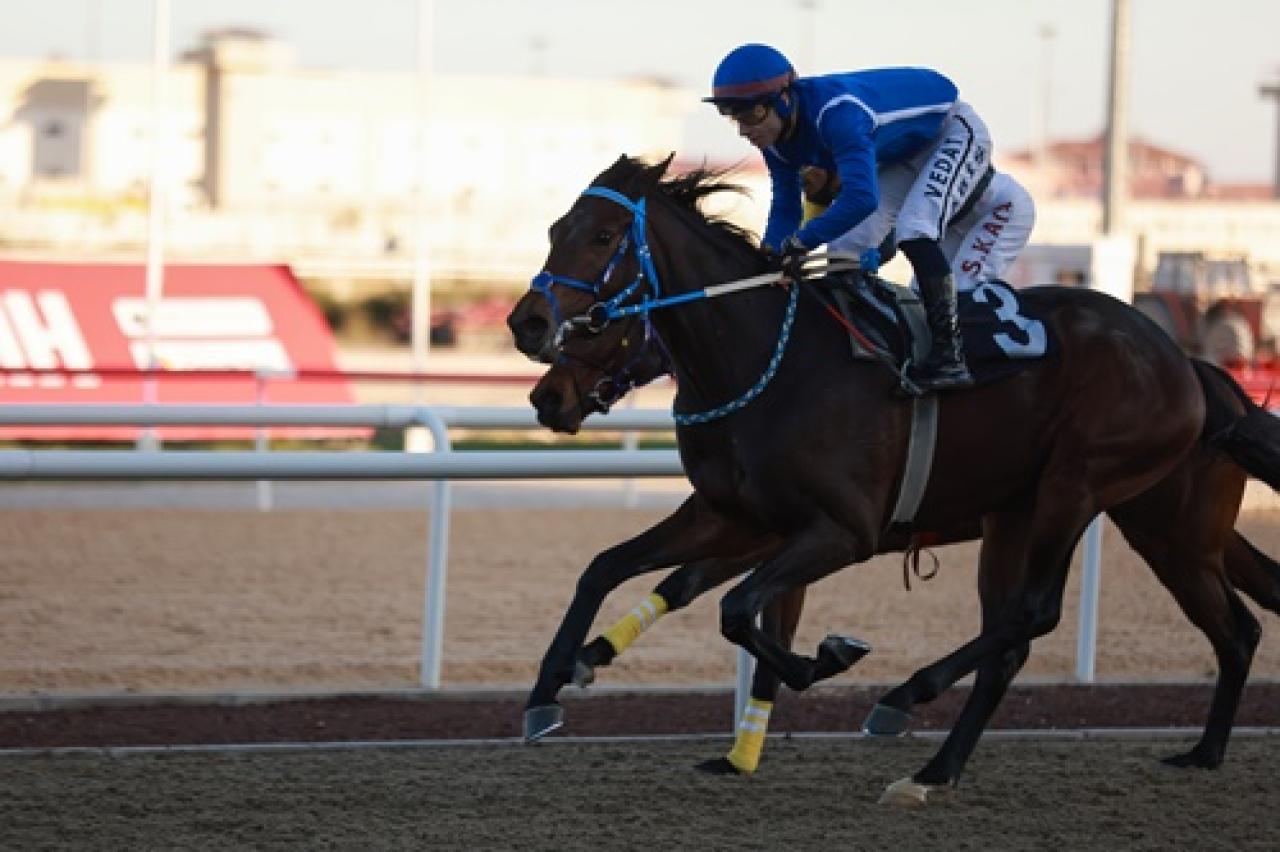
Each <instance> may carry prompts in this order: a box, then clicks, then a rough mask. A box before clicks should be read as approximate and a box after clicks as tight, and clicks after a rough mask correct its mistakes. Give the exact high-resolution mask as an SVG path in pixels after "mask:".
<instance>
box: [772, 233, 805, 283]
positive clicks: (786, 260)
mask: <svg viewBox="0 0 1280 852" xmlns="http://www.w3.org/2000/svg"><path fill="white" fill-rule="evenodd" d="M808 253H809V248H808V246H806V245H805V244H804V243H802V242H800V241H799V240H798V239H796V238H795V236H794V235H793V236H790V237H787V239H786V240H785V241H784V242H783V243H782V248H781V249H780V250H779V251H778V255H777V257H778V260H777V264H778V271H779V272H781V273H782V277H783V278H787V279H789V280H791V281H799V280H800V278H801V274H802V272H801V267H802V266H803V265H804V257H805V255H807V254H808Z"/></svg>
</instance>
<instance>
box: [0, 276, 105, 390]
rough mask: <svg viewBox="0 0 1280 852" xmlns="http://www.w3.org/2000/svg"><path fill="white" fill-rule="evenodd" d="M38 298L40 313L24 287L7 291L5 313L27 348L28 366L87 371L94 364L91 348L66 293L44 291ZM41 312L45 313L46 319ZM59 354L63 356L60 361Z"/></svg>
mask: <svg viewBox="0 0 1280 852" xmlns="http://www.w3.org/2000/svg"><path fill="white" fill-rule="evenodd" d="M37 299H38V300H39V302H40V311H39V312H38V313H37V311H36V306H35V303H34V302H33V301H32V299H31V294H30V293H28V292H26V291H25V290H6V291H5V293H4V307H5V312H6V313H7V314H8V315H9V320H10V322H11V323H12V324H13V330H14V331H15V332H17V336H18V339H19V340H20V341H21V343H22V348H23V349H24V350H26V362H27V363H26V365H25V366H28V367H34V368H36V369H38V370H50V369H54V368H56V367H58V366H63V367H66V368H67V369H69V370H86V369H88V368H89V367H91V366H93V359H92V358H91V357H90V356H89V347H88V346H86V345H85V342H84V336H83V335H81V334H80V326H78V325H77V324H76V318H75V315H74V314H72V313H71V305H70V304H69V303H68V302H67V297H66V295H65V294H63V293H60V292H56V291H50V290H45V291H42V292H41V293H40V294H39V295H38V296H37ZM41 314H43V315H44V318H43V320H42V319H41ZM58 355H61V356H62V362H61V364H59V362H58Z"/></svg>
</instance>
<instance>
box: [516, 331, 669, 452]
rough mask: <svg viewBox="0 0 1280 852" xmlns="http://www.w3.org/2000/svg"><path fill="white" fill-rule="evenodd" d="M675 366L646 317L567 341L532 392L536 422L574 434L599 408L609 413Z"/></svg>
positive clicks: (531, 401) (531, 397)
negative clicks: (629, 394) (628, 396)
mask: <svg viewBox="0 0 1280 852" xmlns="http://www.w3.org/2000/svg"><path fill="white" fill-rule="evenodd" d="M670 371H671V366H670V363H669V361H668V358H667V351H666V349H665V348H664V347H663V344H662V341H661V340H660V339H659V338H658V336H657V335H656V334H655V333H654V332H653V328H652V326H651V325H649V323H648V322H647V321H646V320H641V319H638V318H635V317H631V318H628V319H627V320H624V321H623V322H620V323H614V324H612V325H610V326H609V327H608V328H605V329H604V330H602V331H601V332H600V333H599V334H597V335H594V336H590V337H577V338H574V339H573V340H570V341H566V342H565V343H564V344H563V346H562V348H561V352H560V356H559V359H558V360H557V361H556V363H555V364H554V365H552V366H551V368H550V369H549V370H547V372H546V373H545V374H543V376H542V378H541V379H539V380H538V383H537V384H536V385H534V388H533V390H532V391H531V392H530V393H529V402H530V403H531V404H532V405H533V407H534V410H536V411H537V412H538V422H539V423H541V424H542V425H543V426H546V427H547V428H549V429H551V430H552V431H555V432H565V433H567V434H570V435H572V434H575V433H576V432H577V431H578V429H579V428H580V427H581V426H582V421H583V420H585V419H586V418H587V417H588V416H589V415H591V414H593V413H595V412H601V413H606V412H608V410H609V409H610V407H612V405H613V404H614V403H615V402H617V401H618V400H620V399H622V397H624V396H626V395H627V393H628V392H630V391H631V389H632V388H638V387H641V386H642V385H646V384H648V383H649V382H651V381H653V380H654V379H656V378H658V377H659V376H663V375H666V374H667V373H669V372H670Z"/></svg>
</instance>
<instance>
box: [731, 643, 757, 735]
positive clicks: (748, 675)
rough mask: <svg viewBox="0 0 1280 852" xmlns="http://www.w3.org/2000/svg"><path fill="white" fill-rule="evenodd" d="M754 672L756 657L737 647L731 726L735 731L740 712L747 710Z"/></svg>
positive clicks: (739, 719)
mask: <svg viewBox="0 0 1280 852" xmlns="http://www.w3.org/2000/svg"><path fill="white" fill-rule="evenodd" d="M755 673H756V658H755V657H753V656H751V653H750V652H749V651H747V649H746V648H739V649H738V676H737V677H736V678H735V680H734V685H733V727H732V728H731V729H730V733H736V732H737V730H738V723H739V722H741V721H742V714H743V713H745V712H747V699H748V698H750V697H751V679H752V677H754V676H755Z"/></svg>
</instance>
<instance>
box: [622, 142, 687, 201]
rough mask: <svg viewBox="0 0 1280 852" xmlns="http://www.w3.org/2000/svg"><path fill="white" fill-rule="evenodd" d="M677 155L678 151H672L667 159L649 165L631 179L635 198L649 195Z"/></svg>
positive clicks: (631, 187) (632, 192)
mask: <svg viewBox="0 0 1280 852" xmlns="http://www.w3.org/2000/svg"><path fill="white" fill-rule="evenodd" d="M675 157H676V152H675V151H672V152H671V153H670V154H668V155H667V157H666V159H664V160H662V161H661V162H659V163H656V164H654V165H652V166H648V167H647V168H645V169H644V170H643V171H641V172H640V174H638V175H636V177H635V179H634V180H633V181H631V186H630V190H631V194H632V196H633V197H635V198H642V197H644V196H645V195H647V194H648V193H649V192H650V190H652V189H654V188H655V187H656V186H657V185H658V182H659V181H661V180H662V178H663V176H664V175H666V173H667V167H668V166H670V165H671V161H672V160H674V159H675Z"/></svg>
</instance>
